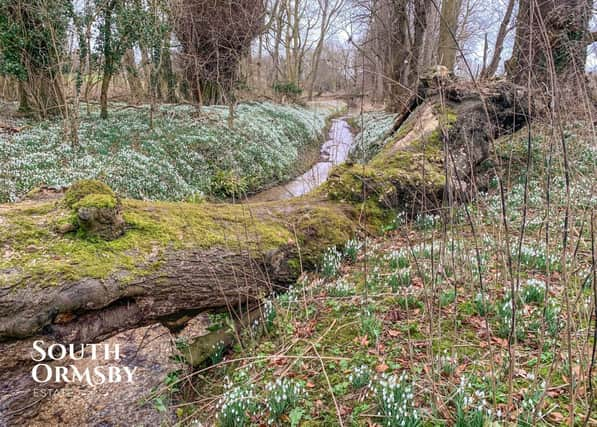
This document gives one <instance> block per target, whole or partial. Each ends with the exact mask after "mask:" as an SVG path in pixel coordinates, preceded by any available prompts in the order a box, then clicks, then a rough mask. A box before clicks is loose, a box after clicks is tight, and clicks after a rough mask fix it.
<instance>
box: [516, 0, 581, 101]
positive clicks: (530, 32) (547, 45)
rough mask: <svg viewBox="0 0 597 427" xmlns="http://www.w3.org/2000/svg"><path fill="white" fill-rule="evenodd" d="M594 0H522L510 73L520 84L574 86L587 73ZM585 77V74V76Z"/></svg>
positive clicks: (564, 88)
mask: <svg viewBox="0 0 597 427" xmlns="http://www.w3.org/2000/svg"><path fill="white" fill-rule="evenodd" d="M591 10H592V0H558V1H554V0H520V5H519V11H518V19H517V24H516V38H515V42H514V50H513V52H512V58H511V59H510V60H509V61H508V62H507V64H506V70H507V72H508V75H509V76H510V77H511V78H512V79H513V80H514V81H515V82H516V83H519V84H523V85H526V84H527V82H528V81H529V79H530V82H531V85H532V86H534V87H540V88H548V89H552V90H553V91H554V92H555V91H556V88H553V87H552V84H551V81H552V80H551V78H550V76H551V75H552V74H555V77H556V81H557V84H558V86H559V87H560V89H562V90H564V91H565V90H566V89H571V88H574V87H575V86H576V85H577V84H578V78H579V76H583V75H584V72H585V64H586V60H587V45H588V43H590V42H591V41H592V36H591V34H590V33H589V31H588V26H589V20H590V17H591ZM583 78H584V77H583Z"/></svg>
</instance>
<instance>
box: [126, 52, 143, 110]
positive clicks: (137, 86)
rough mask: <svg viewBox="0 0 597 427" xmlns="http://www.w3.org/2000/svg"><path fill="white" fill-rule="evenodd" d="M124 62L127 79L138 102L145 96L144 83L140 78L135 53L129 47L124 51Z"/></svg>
mask: <svg viewBox="0 0 597 427" xmlns="http://www.w3.org/2000/svg"><path fill="white" fill-rule="evenodd" d="M123 62H124V66H125V70H126V80H127V83H128V86H129V90H130V91H131V95H132V96H133V99H134V100H135V101H136V102H138V101H140V100H141V99H142V97H143V84H142V83H141V79H140V78H139V71H138V70H137V64H135V54H134V52H133V50H132V49H127V50H126V52H125V53H124V57H123Z"/></svg>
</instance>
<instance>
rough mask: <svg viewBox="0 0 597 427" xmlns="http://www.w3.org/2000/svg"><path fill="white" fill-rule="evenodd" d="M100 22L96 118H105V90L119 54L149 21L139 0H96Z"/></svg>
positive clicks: (118, 66)
mask: <svg viewBox="0 0 597 427" xmlns="http://www.w3.org/2000/svg"><path fill="white" fill-rule="evenodd" d="M96 8H97V14H98V18H99V25H100V37H99V44H98V47H99V50H100V51H101V52H102V54H103V66H102V73H103V75H102V85H101V92H100V106H101V112H100V117H101V118H102V119H105V118H107V117H108V90H109V88H110V82H111V80H112V77H113V76H114V74H115V73H116V72H117V71H118V69H119V68H120V63H121V61H122V57H123V56H124V54H125V52H126V51H127V50H128V49H131V48H132V47H133V45H134V44H135V43H136V42H137V41H138V40H139V39H140V37H141V33H142V31H143V29H144V28H146V26H147V25H148V24H150V23H151V20H150V17H149V16H148V14H147V12H146V11H145V9H144V8H143V7H142V6H141V5H140V2H129V1H127V0H97V3H96Z"/></svg>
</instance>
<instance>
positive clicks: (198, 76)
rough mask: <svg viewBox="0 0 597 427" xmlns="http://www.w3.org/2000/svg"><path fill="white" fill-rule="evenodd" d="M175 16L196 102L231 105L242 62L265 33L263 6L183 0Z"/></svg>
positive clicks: (243, 0)
mask: <svg viewBox="0 0 597 427" xmlns="http://www.w3.org/2000/svg"><path fill="white" fill-rule="evenodd" d="M174 13H175V25H174V28H175V32H176V36H177V38H178V40H180V42H181V45H182V51H183V52H182V53H183V55H182V59H183V61H184V64H183V66H184V68H185V73H186V77H187V80H188V82H189V83H190V86H191V88H192V91H193V96H194V98H195V101H197V102H199V103H200V104H204V103H206V104H213V103H218V102H227V101H228V102H229V101H230V99H229V98H230V97H233V96H234V94H233V89H234V84H235V83H236V82H237V79H238V75H239V63H240V60H241V59H242V58H243V56H245V55H247V54H248V53H249V49H250V48H251V42H252V41H253V40H254V39H255V38H256V37H257V36H258V35H259V34H260V32H261V31H262V30H263V18H264V13H265V4H264V2H263V1H261V0H180V1H179V2H178V4H177V7H176V10H175V12H174ZM229 103H230V102H229Z"/></svg>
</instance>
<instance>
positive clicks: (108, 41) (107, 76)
mask: <svg viewBox="0 0 597 427" xmlns="http://www.w3.org/2000/svg"><path fill="white" fill-rule="evenodd" d="M115 5H116V2H115V1H111V2H109V3H107V4H106V6H105V8H106V9H105V11H104V23H103V25H102V29H101V33H102V40H103V54H104V70H103V71H104V73H103V77H102V86H101V91H100V108H101V111H100V117H101V118H102V119H107V118H108V90H109V88H110V80H111V79H112V75H113V74H114V52H113V51H112V10H113V9H114V7H115Z"/></svg>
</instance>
